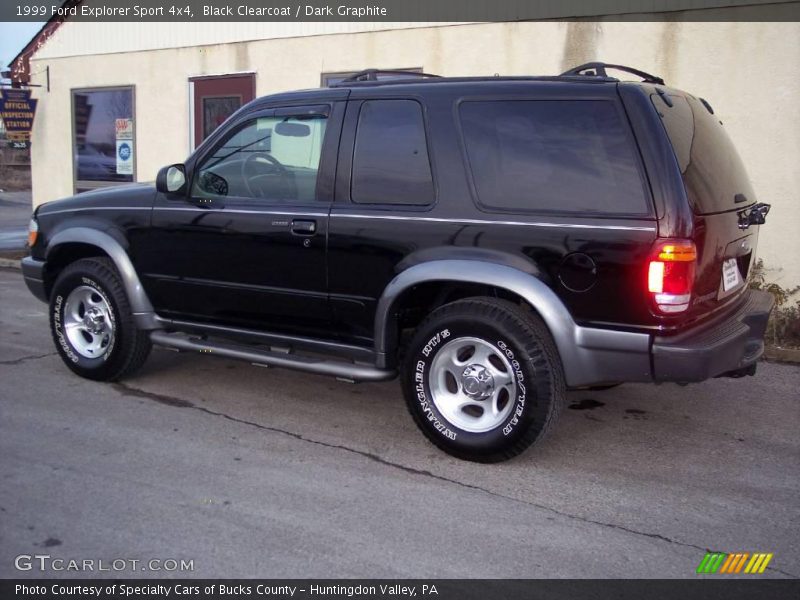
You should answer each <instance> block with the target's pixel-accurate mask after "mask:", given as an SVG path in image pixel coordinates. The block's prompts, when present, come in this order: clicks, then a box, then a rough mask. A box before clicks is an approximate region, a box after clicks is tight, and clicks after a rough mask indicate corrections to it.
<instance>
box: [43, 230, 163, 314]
mask: <svg viewBox="0 0 800 600" xmlns="http://www.w3.org/2000/svg"><path fill="white" fill-rule="evenodd" d="M69 243H78V244H88V245H90V246H95V247H97V248H99V249H100V250H102V251H103V252H105V253H106V254H107V255H108V256H109V258H111V261H112V262H113V263H114V266H116V268H117V271H118V272H119V275H120V278H121V279H122V285H123V286H124V287H125V293H126V295H127V296H128V302H129V303H130V305H131V311H132V312H133V315H134V318H135V319H136V324H137V325H138V326H139V327H141V328H143V329H153V328H157V327H158V325H157V323H156V320H155V311H154V310H153V305H152V304H151V302H150V299H149V298H148V297H147V293H146V292H145V291H144V287H142V282H141V281H140V280H139V275H138V274H137V273H136V269H135V268H134V267H133V263H132V262H131V259H130V257H129V256H128V253H127V252H126V251H125V249H124V248H123V247H122V245H121V244H120V243H119V242H118V241H117V240H115V239H114V238H113V237H112V236H111V235H109V234H108V233H105V232H103V231H98V230H97V229H92V228H90V227H69V228H67V229H63V230H61V231H59V232H58V233H56V234H55V235H54V236H53V237H52V239H50V241H49V243H48V244H47V251H46V254H45V256H46V257H48V256H50V255H51V254H52V252H53V250H55V249H56V248H57V247H58V246H60V245H63V244H69Z"/></svg>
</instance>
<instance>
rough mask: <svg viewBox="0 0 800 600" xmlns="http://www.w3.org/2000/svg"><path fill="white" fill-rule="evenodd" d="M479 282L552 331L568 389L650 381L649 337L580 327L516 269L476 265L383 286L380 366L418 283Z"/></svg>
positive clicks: (441, 263)
mask: <svg viewBox="0 0 800 600" xmlns="http://www.w3.org/2000/svg"><path fill="white" fill-rule="evenodd" d="M433 281H442V282H466V283H481V284H485V285H490V286H493V287H496V288H499V289H504V290H507V291H509V292H511V293H513V294H515V295H516V296H519V297H520V298H521V299H523V300H524V301H525V302H527V303H528V304H529V305H530V306H531V307H532V308H533V309H534V310H536V312H537V313H538V314H539V316H540V317H541V318H542V320H543V321H544V323H545V324H546V325H547V327H548V329H549V330H550V334H551V335H552V337H553V341H554V342H555V345H556V348H557V349H558V352H559V355H560V357H561V362H562V364H563V367H564V374H565V376H566V380H567V385H569V386H572V387H579V386H585V385H592V384H598V383H605V382H618V381H650V380H651V372H650V355H649V348H650V336H649V335H648V334H642V333H631V332H624V331H614V330H609V329H596V328H590V327H582V326H580V325H578V324H577V323H575V321H574V320H573V319H572V315H571V314H570V312H569V310H568V309H567V307H566V306H564V303H563V302H561V299H560V298H559V297H558V296H557V295H556V294H555V292H553V290H551V289H550V288H549V287H548V286H547V285H546V284H545V283H544V282H543V281H541V280H540V279H538V278H537V277H535V276H534V275H532V274H529V273H525V272H523V271H520V270H519V269H516V268H513V267H510V266H507V265H502V264H496V263H489V262H482V261H475V260H436V261H431V262H426V263H421V264H417V265H414V266H412V267H409V268H408V269H406V270H405V271H403V272H402V273H400V274H399V275H397V276H396V277H395V278H394V279H393V280H392V281H391V282H390V283H389V285H387V286H386V289H385V290H384V292H383V294H382V295H381V298H380V300H379V301H378V307H377V311H376V313H375V353H376V356H377V359H378V366H383V365H385V364H387V362H388V361H387V357H388V355H389V354H391V353H393V352H394V351H395V350H396V349H397V348H396V345H397V340H396V339H395V336H394V334H393V332H394V331H396V325H397V324H396V320H395V317H394V309H393V307H394V305H395V303H396V302H397V300H398V299H399V298H400V296H402V294H403V292H405V291H407V290H409V289H410V288H412V287H413V286H415V285H419V284H421V283H427V282H433Z"/></svg>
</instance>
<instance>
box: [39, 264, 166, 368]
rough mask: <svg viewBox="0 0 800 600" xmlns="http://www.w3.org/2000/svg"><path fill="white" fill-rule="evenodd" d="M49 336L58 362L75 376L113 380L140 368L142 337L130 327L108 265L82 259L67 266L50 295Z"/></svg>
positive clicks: (144, 349) (145, 350)
mask: <svg viewBox="0 0 800 600" xmlns="http://www.w3.org/2000/svg"><path fill="white" fill-rule="evenodd" d="M50 331H51V333H52V335H53V342H54V343H55V345H56V349H57V350H58V353H59V355H60V356H61V359H62V360H63V361H64V363H65V364H66V365H67V366H68V367H69V368H70V369H71V370H72V371H74V372H75V373H77V374H78V375H80V376H81V377H85V378H87V379H93V380H95V381H114V380H117V379H120V378H122V377H124V376H126V375H129V374H131V373H133V372H134V371H135V370H136V369H138V368H139V367H141V366H142V364H143V363H144V361H145V360H146V359H147V356H148V354H149V353H150V349H151V344H150V338H149V337H148V335H147V332H145V331H140V330H139V329H137V328H136V324H135V323H134V320H133V314H132V312H131V308H130V305H129V304H128V297H127V296H126V294H125V288H124V287H123V285H122V281H121V280H120V277H119V274H118V273H117V270H116V268H115V267H114V264H113V263H112V262H111V261H110V260H109V259H107V258H85V259H81V260H78V261H76V262H74V263H72V264H71V265H69V266H67V267H66V268H65V269H64V270H63V271H62V272H61V273H60V274H59V276H58V278H57V279H56V282H55V285H54V286H53V293H52V294H51V296H50Z"/></svg>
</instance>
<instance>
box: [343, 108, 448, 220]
mask: <svg viewBox="0 0 800 600" xmlns="http://www.w3.org/2000/svg"><path fill="white" fill-rule="evenodd" d="M351 197H352V200H353V202H358V203H361V204H412V205H425V204H431V203H432V202H433V199H434V191H433V178H432V176H431V165H430V162H429V160H428V147H427V144H426V141H425V125H424V123H423V119H422V107H421V106H420V105H419V103H418V102H415V101H413V100H370V101H367V102H364V104H362V105H361V112H360V113H359V117H358V128H357V130H356V143H355V150H354V152H353V177H352V185H351Z"/></svg>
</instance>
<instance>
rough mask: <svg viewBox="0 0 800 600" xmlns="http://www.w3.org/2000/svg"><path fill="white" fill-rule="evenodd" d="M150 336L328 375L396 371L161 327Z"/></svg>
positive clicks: (361, 376)
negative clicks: (163, 329) (299, 354)
mask: <svg viewBox="0 0 800 600" xmlns="http://www.w3.org/2000/svg"><path fill="white" fill-rule="evenodd" d="M150 340H151V341H152V342H153V343H154V344H156V345H157V346H165V347H167V348H174V349H176V350H191V351H194V352H201V353H203V354H215V355H217V356H223V357H225V358H235V359H238V360H246V361H248V362H251V363H253V364H256V365H267V366H270V367H283V368H286V369H294V370H296V371H307V372H309V373H316V374H317V375H330V376H332V377H336V378H337V379H344V380H346V381H354V382H355V381H386V380H387V379H392V378H394V377H395V375H396V374H397V373H396V372H395V371H391V370H386V369H378V368H377V367H374V366H370V365H363V364H356V363H352V362H345V361H341V360H329V359H323V358H314V357H310V356H298V355H294V354H291V353H286V352H283V353H281V352H275V351H269V350H258V349H253V348H250V347H246V346H237V345H235V344H226V343H222V342H217V341H211V340H201V339H198V338H190V337H184V336H182V335H180V334H174V333H166V332H164V331H159V330H156V331H151V332H150Z"/></svg>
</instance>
